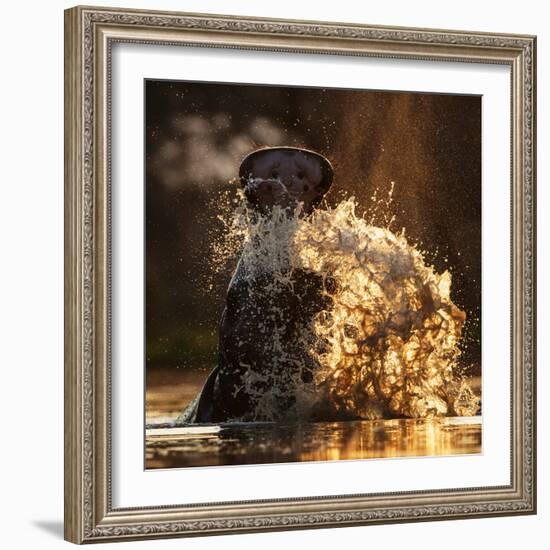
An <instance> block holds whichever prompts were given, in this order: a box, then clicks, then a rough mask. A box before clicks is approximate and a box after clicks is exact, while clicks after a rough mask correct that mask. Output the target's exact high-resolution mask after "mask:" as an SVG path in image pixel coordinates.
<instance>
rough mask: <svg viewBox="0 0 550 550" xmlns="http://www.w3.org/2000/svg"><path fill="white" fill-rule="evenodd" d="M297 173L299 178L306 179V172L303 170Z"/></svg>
mask: <svg viewBox="0 0 550 550" xmlns="http://www.w3.org/2000/svg"><path fill="white" fill-rule="evenodd" d="M296 175H297V176H298V179H300V180H303V179H304V173H303V172H298V173H297V174H296Z"/></svg>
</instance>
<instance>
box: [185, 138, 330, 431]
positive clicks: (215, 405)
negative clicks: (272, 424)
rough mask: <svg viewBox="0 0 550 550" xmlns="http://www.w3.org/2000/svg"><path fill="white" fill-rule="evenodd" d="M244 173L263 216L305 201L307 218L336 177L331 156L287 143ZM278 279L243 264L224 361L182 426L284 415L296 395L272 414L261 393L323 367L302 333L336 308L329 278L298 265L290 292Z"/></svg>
mask: <svg viewBox="0 0 550 550" xmlns="http://www.w3.org/2000/svg"><path fill="white" fill-rule="evenodd" d="M239 175H240V179H241V183H242V185H243V188H244V193H245V196H246V199H247V200H248V202H249V203H250V205H252V207H253V208H254V210H256V211H257V212H258V214H259V215H263V216H269V214H270V212H271V210H272V209H273V207H274V206H276V205H278V206H280V207H281V208H284V209H288V210H289V212H290V211H293V210H294V209H295V208H297V207H298V205H300V208H301V209H302V213H303V215H307V214H309V213H311V212H312V210H313V209H314V208H315V207H316V206H317V205H318V204H319V203H320V202H321V199H322V198H323V196H324V195H325V193H326V192H327V191H328V189H329V188H330V185H331V182H332V168H331V166H330V163H329V162H328V161H327V160H326V159H325V158H324V157H322V156H321V155H318V154H317V153H314V152H312V151H307V150H303V149H295V148H286V147H280V148H269V149H262V150H259V151H255V152H253V153H252V154H250V155H248V156H247V157H246V158H245V159H244V160H243V162H242V164H241V167H240V171H239ZM271 279H272V276H271V275H270V273H264V274H262V275H259V276H255V277H254V278H251V277H250V276H247V274H246V273H245V271H244V269H243V266H242V262H239V264H238V266H237V269H236V271H235V273H234V275H233V277H232V279H231V282H230V284H229V287H228V291H227V296H226V303H225V308H224V311H223V314H222V318H221V321H220V325H219V360H218V366H217V367H216V368H215V369H214V370H213V371H212V372H211V373H210V375H209V377H208V379H207V381H206V383H205V385H204V387H203V389H202V391H201V392H200V394H199V395H198V396H197V398H196V399H195V400H194V401H193V402H192V403H191V404H190V405H189V406H188V407H187V408H186V409H185V410H184V411H183V413H182V414H181V415H180V417H179V418H178V423H193V422H197V423H219V422H225V421H231V420H241V421H253V420H277V419H278V418H284V417H285V411H287V410H288V409H289V408H290V407H291V406H292V404H293V396H292V394H289V395H288V396H281V397H278V398H277V399H276V400H275V402H274V405H273V407H272V410H271V411H270V412H271V417H266V416H265V413H262V412H261V411H259V410H257V396H258V394H261V393H262V392H269V391H270V390H272V388H271V387H270V385H272V384H273V381H274V380H275V381H276V384H277V385H278V386H280V387H285V384H287V383H288V384H289V385H290V384H291V383H294V384H295V383H296V380H303V381H304V382H309V381H311V379H312V374H313V371H314V369H315V367H316V365H315V364H313V362H312V359H311V357H310V355H309V354H308V353H307V350H306V349H305V347H304V344H303V342H302V341H301V340H300V338H299V337H298V336H299V335H300V332H301V327H303V326H305V325H306V324H307V323H310V322H311V320H312V319H313V317H314V316H315V315H316V314H317V313H319V312H320V311H322V310H324V309H327V307H329V305H330V304H329V301H330V298H329V297H328V294H329V293H327V288H326V287H327V281H326V280H325V281H323V280H322V279H321V277H320V276H318V275H315V274H313V273H306V272H304V271H301V270H295V271H294V272H293V274H292V285H291V288H292V291H290V290H289V288H288V287H276V286H275V288H277V290H273V288H274V286H273V285H272V284H271V283H272V280H271ZM276 330H277V335H278V337H279V338H280V339H281V340H282V341H283V342H284V353H281V352H280V348H278V347H277V342H276V341H274V334H275V331H276ZM251 373H252V375H253V376H254V380H255V381H254V383H253V389H254V398H253V397H252V396H251V394H250V392H249V391H248V389H247V388H250V379H249V378H246V377H250V374H251ZM266 374H268V376H264V375H266ZM255 375H258V376H255ZM247 384H248V385H247Z"/></svg>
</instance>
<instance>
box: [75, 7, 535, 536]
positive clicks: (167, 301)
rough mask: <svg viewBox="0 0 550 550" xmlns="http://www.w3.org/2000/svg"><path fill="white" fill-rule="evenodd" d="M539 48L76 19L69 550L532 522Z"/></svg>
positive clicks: (186, 17) (241, 22)
mask: <svg viewBox="0 0 550 550" xmlns="http://www.w3.org/2000/svg"><path fill="white" fill-rule="evenodd" d="M535 46H536V41H535V37H533V36H523V35H522V36H519V35H498V34H487V33H476V32H463V31H442V30H426V29H405V28H390V27H370V26H365V25H355V24H343V23H327V22H313V21H287V20H268V19H260V18H243V17H230V16H221V15H204V14H203V15H200V14H183V13H163V12H147V11H137V10H127V9H123V10H119V9H110V8H88V7H76V8H72V9H69V10H67V11H66V12H65V48H66V57H65V67H66V72H65V86H66V87H65V92H66V95H65V113H66V115H65V250H66V253H65V260H66V268H65V269H66V271H65V281H66V282H65V285H66V286H65V289H66V290H65V323H66V325H65V537H66V539H67V540H70V541H72V542H77V543H81V542H101V541H122V540H129V539H143V538H157V537H158V538H160V537H171V536H186V535H198V534H206V535H207V534H214V533H236V532H250V531H265V530H281V529H297V528H308V527H320V526H327V527H329V526H330V527H335V526H347V525H357V524H374V523H388V522H396V521H419V520H423V521H425V520H431V519H453V518H466V517H472V518H473V517H487V516H494V515H512V514H532V513H535V510H536V495H535V488H536V483H535V473H536V465H535V414H534V411H535V351H534V350H535V337H536V331H535V315H534V308H535V303H536V301H535V267H534V264H535V242H534V239H535V162H534V159H535V105H534V101H535V65H536V61H535Z"/></svg>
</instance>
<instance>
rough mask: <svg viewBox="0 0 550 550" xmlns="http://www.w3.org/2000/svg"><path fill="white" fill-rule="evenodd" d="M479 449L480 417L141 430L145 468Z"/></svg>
mask: <svg viewBox="0 0 550 550" xmlns="http://www.w3.org/2000/svg"><path fill="white" fill-rule="evenodd" d="M479 452H481V417H480V416H475V417H450V418H449V417H447V418H431V419H396V420H371V421H353V422H317V423H304V424H280V423H279V424H274V423H273V424H272V423H241V424H221V425H194V426H188V427H172V426H171V425H170V424H152V425H149V426H148V428H147V430H146V468H183V467H189V466H221V465H235V464H269V463H280V462H304V461H319V460H351V459H369V458H396V457H411V456H438V455H457V454H471V453H479Z"/></svg>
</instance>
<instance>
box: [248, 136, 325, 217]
mask: <svg viewBox="0 0 550 550" xmlns="http://www.w3.org/2000/svg"><path fill="white" fill-rule="evenodd" d="M239 177H240V180H241V184H242V186H243V188H244V192H245V195H246V197H247V199H248V201H249V202H250V204H251V205H253V206H254V207H255V208H257V209H258V210H259V211H261V212H263V213H268V212H269V211H271V209H272V208H273V207H274V206H276V205H278V206H280V207H282V208H287V209H294V208H296V207H297V206H298V204H300V203H301V204H302V211H303V212H304V214H309V213H310V212H311V211H312V210H313V208H314V207H315V206H317V205H318V204H319V203H320V202H321V199H322V198H323V196H324V195H325V193H326V192H327V191H328V190H329V188H330V186H331V183H332V166H331V164H330V162H329V161H328V160H327V159H326V158H325V157H324V156H322V155H320V154H319V153H316V152H314V151H309V150H307V149H300V148H297V147H267V148H264V149H258V150H257V151H254V152H252V153H250V154H249V155H248V156H246V157H245V158H244V160H243V161H242V163H241V167H240V170H239Z"/></svg>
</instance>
